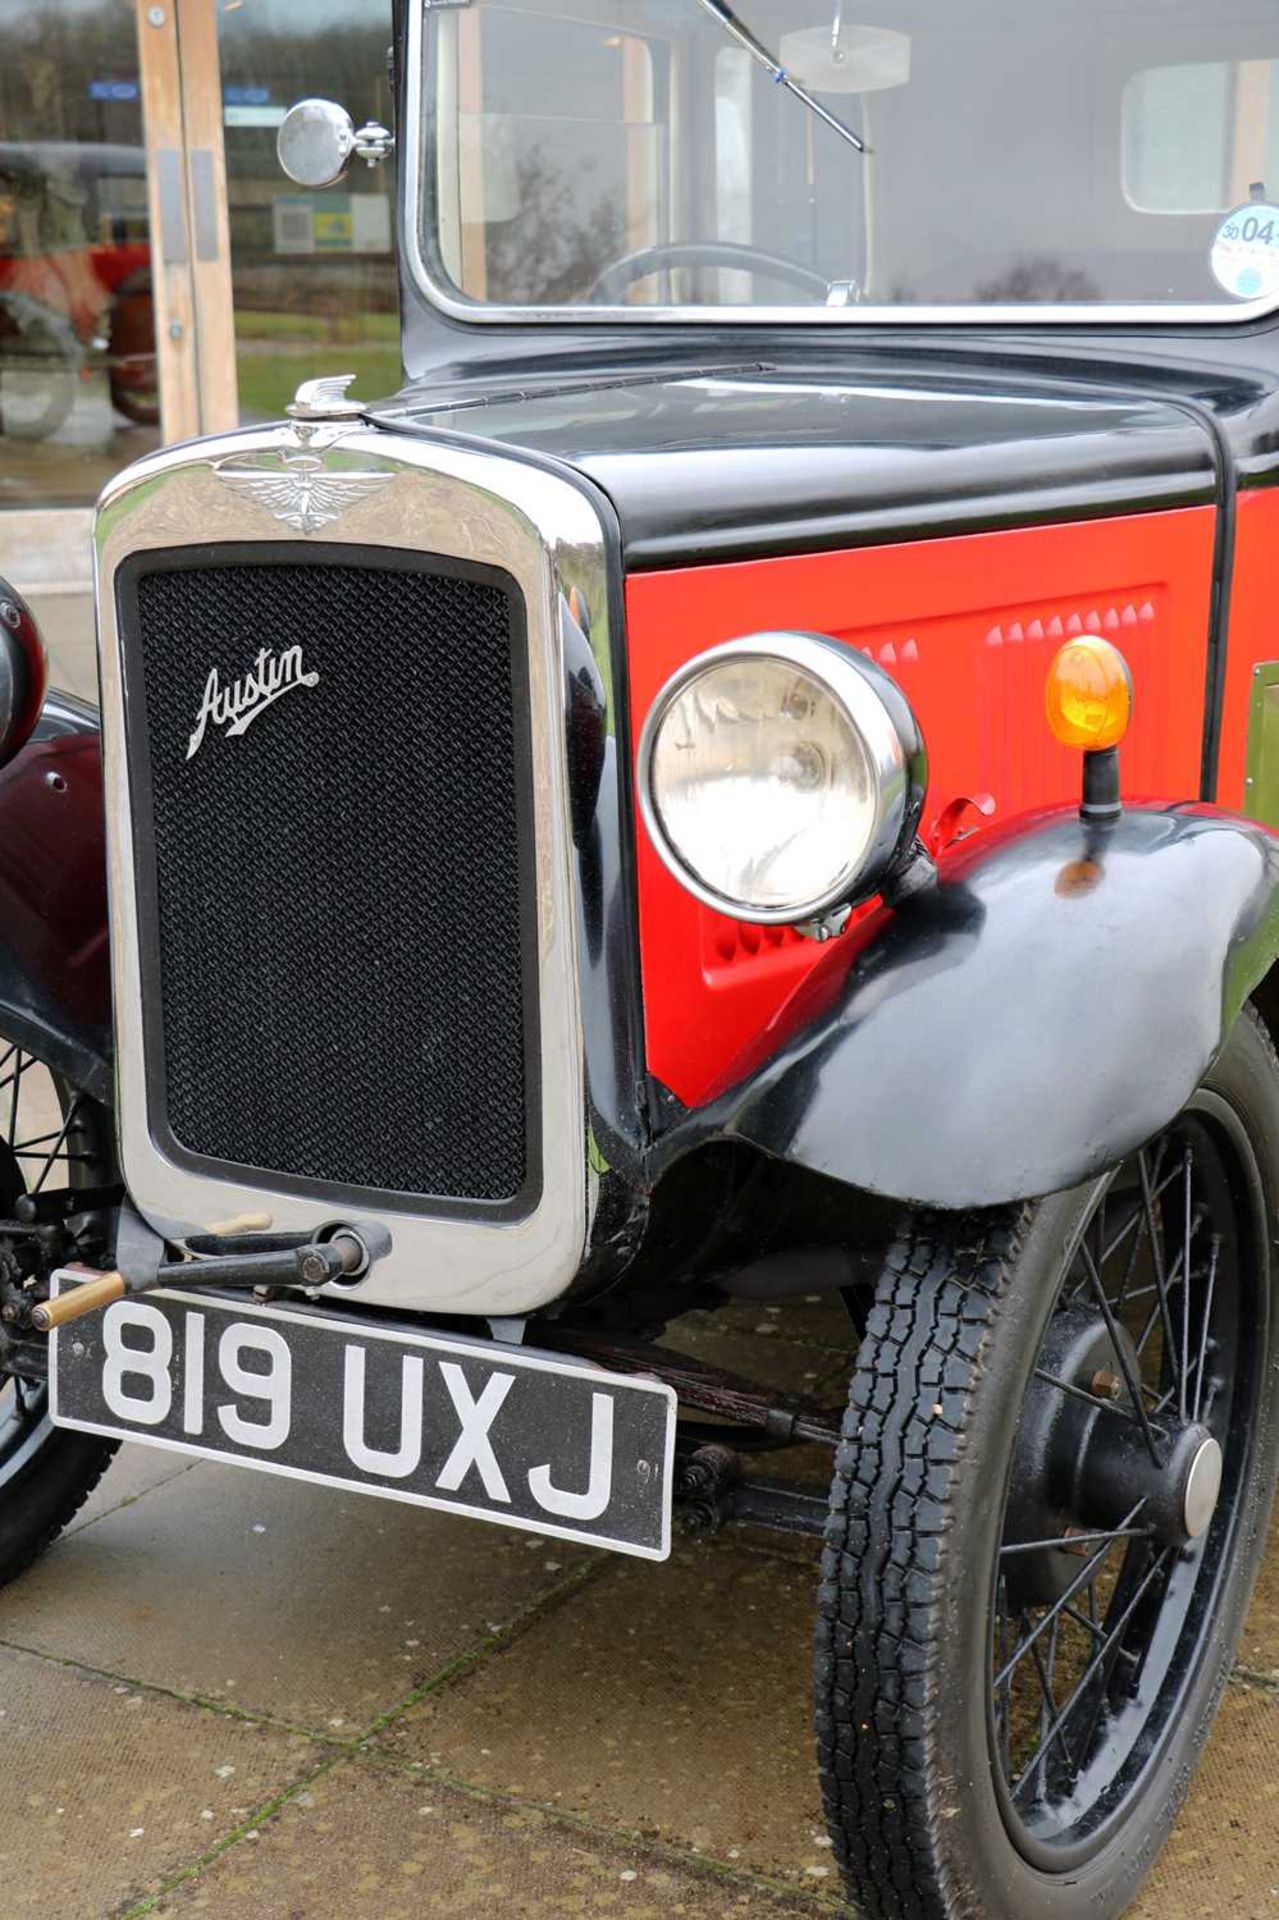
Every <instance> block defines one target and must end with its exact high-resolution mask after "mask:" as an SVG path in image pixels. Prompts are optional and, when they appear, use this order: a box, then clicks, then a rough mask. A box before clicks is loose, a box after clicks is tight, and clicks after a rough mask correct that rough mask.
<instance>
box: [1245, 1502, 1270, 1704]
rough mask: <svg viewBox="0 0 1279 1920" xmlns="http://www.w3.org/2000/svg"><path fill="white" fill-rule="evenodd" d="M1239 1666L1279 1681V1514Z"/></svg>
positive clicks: (1246, 1627) (1254, 1599) (1264, 1563)
mask: <svg viewBox="0 0 1279 1920" xmlns="http://www.w3.org/2000/svg"><path fill="white" fill-rule="evenodd" d="M1239 1663H1240V1665H1241V1666H1244V1667H1247V1668H1249V1669H1250V1670H1251V1671H1252V1672H1253V1673H1260V1674H1264V1675H1265V1676H1266V1677H1267V1678H1269V1679H1272V1680H1276V1681H1279V1512H1277V1513H1276V1515H1275V1518H1274V1520H1273V1521H1272V1523H1271V1527H1270V1542H1269V1545H1268V1547H1267V1549H1266V1557H1265V1560H1264V1562H1263V1564H1262V1568H1261V1573H1260V1576H1259V1578H1258V1580H1257V1591H1256V1593H1255V1594H1254V1595H1253V1598H1252V1608H1251V1610H1250V1612H1249V1614H1248V1622H1247V1625H1246V1626H1245V1628H1244V1630H1243V1638H1242V1639H1241V1640H1240V1642H1239Z"/></svg>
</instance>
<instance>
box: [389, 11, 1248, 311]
mask: <svg viewBox="0 0 1279 1920" xmlns="http://www.w3.org/2000/svg"><path fill="white" fill-rule="evenodd" d="M430 11H431V9H430V6H429V4H423V0H410V4H409V6H408V8H407V16H408V18H407V27H406V35H407V37H406V51H405V61H406V72H405V76H404V119H405V124H406V131H407V134H408V138H407V139H405V140H404V141H403V142H401V145H400V158H401V166H400V178H401V190H400V206H401V235H402V251H403V258H404V260H405V261H406V262H407V265H408V269H409V275H410V278H411V279H412V281H413V284H414V286H415V287H416V288H417V290H418V292H419V293H420V294H421V295H422V297H423V299H424V300H426V301H427V302H428V304H429V305H431V306H433V307H435V308H436V309H437V310H438V311H439V312H441V313H446V314H447V315H448V317H449V318H450V320H460V321H463V322H465V323H466V324H468V325H471V326H503V327H509V326H511V325H513V324H514V325H520V326H529V327H561V328H562V327H566V326H573V327H581V326H617V325H619V324H621V325H624V326H636V325H640V326H644V327H655V326H681V327H683V326H703V327H705V326H715V327H725V326H733V327H830V328H833V329H835V330H837V331H840V332H846V331H847V330H848V328H849V327H893V328H897V329H903V328H909V327H927V328H932V327H962V326H969V327H974V326H975V327H987V326H998V327H1015V328H1017V329H1018V330H1019V331H1020V330H1022V329H1025V330H1026V331H1029V332H1034V331H1037V330H1038V329H1039V328H1041V327H1059V326H1078V327H1131V326H1139V327H1162V326H1187V325H1192V326H1239V325H1242V324H1244V323H1245V322H1247V321H1249V320H1262V319H1265V318H1266V317H1267V316H1268V315H1270V314H1273V313H1275V312H1277V311H1279V300H1267V299H1261V300H1248V301H1240V302H1239V303H1238V304H1237V305H1233V306H1229V307H1219V306H1194V305H1169V306H1166V307H1164V306H1070V305H1063V306H1043V307H1025V306H1003V307H983V306H977V305H975V304H974V305H972V306H935V307H870V306H841V307H829V306H821V307H728V306H724V307H705V306H702V307H657V306H654V307H647V306H645V307H638V306H637V307H498V306H486V305H482V304H481V303H480V302H478V301H472V300H466V299H464V298H463V297H462V296H461V295H460V294H459V293H457V292H455V291H453V290H452V289H450V288H449V287H447V286H444V285H442V284H441V283H440V282H438V281H437V280H435V279H434V278H433V277H432V274H431V270H430V267H429V265H428V263H427V260H426V256H425V254H424V252H423V247H422V233H423V227H422V218H423V210H424V209H423V193H422V175H423V169H424V168H425V166H426V164H427V161H428V159H429V157H430V156H429V154H428V151H427V132H428V128H427V123H426V118H425V112H424V101H423V84H422V83H423V36H422V28H423V23H424V21H425V20H426V18H427V15H428V13H429V12H430Z"/></svg>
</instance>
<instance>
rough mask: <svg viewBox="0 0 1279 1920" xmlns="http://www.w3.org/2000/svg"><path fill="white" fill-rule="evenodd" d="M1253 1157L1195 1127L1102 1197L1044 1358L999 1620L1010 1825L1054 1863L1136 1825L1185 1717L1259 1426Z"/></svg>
mask: <svg viewBox="0 0 1279 1920" xmlns="http://www.w3.org/2000/svg"><path fill="white" fill-rule="evenodd" d="M1258 1203H1259V1196H1258V1193H1257V1190H1256V1187H1255V1182H1253V1181H1252V1180H1251V1179H1250V1171H1249V1153H1248V1149H1247V1143H1246V1141H1244V1140H1241V1139H1240V1138H1239V1136H1238V1133H1237V1130H1236V1123H1232V1120H1231V1117H1230V1116H1229V1114H1228V1113H1225V1112H1222V1111H1218V1110H1216V1109H1214V1108H1211V1107H1209V1108H1207V1109H1206V1110H1199V1111H1194V1112H1191V1113H1188V1114H1186V1115H1185V1116H1183V1118H1182V1119H1181V1120H1180V1121H1179V1122H1178V1124H1177V1125H1176V1126H1175V1127H1173V1128H1171V1129H1169V1131H1168V1132H1167V1133H1165V1134H1163V1135H1161V1136H1160V1138H1159V1139H1158V1140H1156V1141H1155V1142H1153V1143H1152V1144H1151V1145H1150V1146H1149V1147H1146V1148H1144V1149H1142V1151H1140V1152H1139V1153H1137V1154H1136V1155H1134V1156H1133V1158H1132V1159H1131V1160H1130V1161H1129V1162H1127V1163H1126V1165H1125V1166H1123V1167H1121V1168H1120V1170H1119V1172H1118V1173H1117V1175H1116V1176H1115V1177H1114V1179H1113V1180H1111V1181H1109V1182H1106V1183H1103V1184H1101V1185H1100V1186H1099V1187H1098V1189H1097V1190H1096V1192H1095V1194H1094V1196H1093V1200H1092V1205H1091V1211H1090V1213H1089V1214H1088V1216H1087V1217H1086V1219H1085V1221H1084V1224H1083V1227H1082V1231H1081V1232H1080V1234H1079V1236H1078V1240H1077V1244H1076V1245H1075V1247H1074V1248H1073V1251H1072V1254H1071V1257H1070V1259H1069V1262H1068V1265H1067V1268H1066V1273H1065V1277H1064V1279H1063V1280H1062V1283H1061V1287H1060V1290H1059V1294H1058V1298H1057V1300H1056V1303H1055V1305H1054V1309H1053V1312H1052V1314H1051V1315H1050V1317H1049V1320H1048V1324H1047V1327H1046V1329H1045V1331H1044V1335H1043V1338H1042V1341H1041V1343H1040V1348H1039V1352H1038V1353H1037V1355H1036V1357H1035V1363H1034V1367H1033V1371H1032V1379H1031V1383H1030V1386H1029V1388H1028V1390H1027V1393H1026V1397H1025V1403H1024V1406H1023V1410H1022V1416H1021V1421H1020V1426H1019V1431H1018V1437H1017V1444H1016V1450H1015V1454H1014V1463H1013V1470H1012V1475H1011V1478H1010V1485H1009V1493H1008V1499H1007V1503H1006V1507H1005V1516H1004V1526H1003V1535H1002V1539H1001V1541H1000V1546H999V1551H998V1557H997V1562H996V1570H995V1579H994V1593H993V1601H992V1608H991V1638H990V1680H989V1694H990V1697H989V1712H990V1728H991V1743H992V1748H993V1751H994V1755H995V1759H996V1764H997V1768H998V1781H999V1789H1000V1799H1001V1804H1002V1808H1003V1812H1004V1817H1005V1819H1006V1820H1007V1822H1008V1825H1009V1830H1010V1832H1011V1834H1012V1835H1013V1838H1014V1840H1015V1841H1016V1843H1017V1845H1018V1846H1019V1847H1020V1848H1021V1850H1022V1851H1023V1852H1025V1854H1026V1856H1027V1858H1029V1859H1030V1860H1032V1861H1033V1862H1034V1863H1035V1864H1036V1865H1039V1866H1041V1867H1052V1866H1054V1865H1057V1866H1060V1865H1062V1864H1064V1863H1065V1862H1066V1861H1068V1860H1074V1859H1077V1858H1078V1857H1079V1855H1080V1853H1081V1851H1082V1850H1086V1849H1087V1848H1089V1847H1090V1846H1093V1847H1095V1846H1096V1845H1097V1844H1099V1842H1100V1840H1101V1838H1102V1837H1103V1836H1104V1833H1105V1829H1106V1827H1107V1825H1108V1824H1113V1823H1114V1822H1115V1821H1116V1819H1121V1818H1122V1817H1123V1811H1124V1805H1125V1799H1126V1795H1127V1792H1128V1791H1129V1790H1130V1789H1131V1788H1132V1787H1134V1786H1135V1785H1136V1784H1138V1782H1139V1780H1140V1778H1141V1775H1142V1773H1143V1771H1144V1768H1145V1765H1146V1763H1147V1760H1148V1757H1149V1753H1150V1751H1151V1749H1152V1747H1157V1745H1158V1743H1159V1741H1160V1739H1161V1737H1162V1735H1163V1733H1164V1732H1165V1731H1166V1730H1167V1727H1168V1724H1169V1722H1170V1717H1171V1716H1173V1715H1175V1714H1176V1712H1177V1710H1178V1702H1179V1700H1180V1696H1181V1691H1182V1686H1183V1683H1184V1681H1185V1679H1186V1678H1187V1676H1188V1674H1189V1671H1190V1668H1191V1666H1192V1664H1193V1661H1194V1659H1195V1656H1196V1653H1197V1650H1198V1642H1199V1631H1198V1629H1199V1627H1200V1626H1201V1624H1202V1621H1203V1619H1204V1617H1205V1614H1206V1611H1207V1608H1208V1606H1209V1604H1210V1601H1211V1592H1212V1586H1213V1582H1214V1579H1215V1577H1216V1574H1217V1573H1218V1572H1219V1571H1220V1568H1221V1565H1222V1562H1223V1557H1224V1556H1225V1555H1226V1554H1227V1553H1228V1552H1229V1549H1230V1544H1231V1540H1232V1536H1233V1531H1234V1527H1235V1523H1236V1519H1237V1508H1238V1498H1239V1493H1240V1489H1241V1484H1242V1481H1241V1476H1242V1473H1243V1470H1244V1468H1245V1466H1246V1462H1247V1456H1248V1452H1249V1448H1250V1437H1251V1435H1252V1432H1253V1430H1254V1425H1255V1411H1256V1407H1255V1403H1256V1398H1257V1389H1258V1384H1259V1383H1258V1381H1257V1379H1256V1377H1255V1348H1254V1347H1252V1346H1250V1344H1249V1342H1248V1340H1247V1339H1246V1337H1245V1332H1244V1330H1245V1329H1246V1328H1248V1327H1249V1326H1251V1325H1254V1324H1255V1323H1256V1319H1257V1311H1258V1305H1259V1303H1258V1301H1257V1299H1256V1298H1255V1297H1254V1287H1253V1279H1252V1277H1251V1276H1252V1275H1253V1273H1254V1272H1255V1268H1256V1264H1257V1262H1256V1247H1255V1245H1254V1244H1253V1235H1255V1234H1256V1233H1258V1232H1263V1231H1264V1222H1263V1220H1262V1218H1261V1215H1260V1213H1259V1212H1258Z"/></svg>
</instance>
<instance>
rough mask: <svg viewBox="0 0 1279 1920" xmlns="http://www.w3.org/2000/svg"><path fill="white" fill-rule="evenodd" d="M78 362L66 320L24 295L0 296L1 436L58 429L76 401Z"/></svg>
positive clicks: (40, 435) (32, 435)
mask: <svg viewBox="0 0 1279 1920" xmlns="http://www.w3.org/2000/svg"><path fill="white" fill-rule="evenodd" d="M82 364H83V355H82V353H81V351H80V346H79V343H78V341H77V340H76V337H75V334H74V333H73V332H72V330H71V327H70V325H69V324H68V323H67V321H66V320H64V319H63V318H62V317H61V316H60V315H58V314H55V313H53V312H51V311H49V310H47V309H46V308H44V307H42V306H41V305H40V303H39V302H38V301H36V300H32V299H31V298H30V296H29V295H28V294H23V293H8V294H4V295H0V435H2V436H7V437H8V438H9V439H10V440H44V439H46V438H47V437H48V435H49V434H51V433H56V432H57V430H58V428H59V427H60V426H61V425H62V423H63V421H64V420H65V419H66V417H67V415H68V414H69V413H70V412H71V409H72V407H73V406H74V405H75V397H76V392H77V390H78V387H79V380H80V368H81V366H82Z"/></svg>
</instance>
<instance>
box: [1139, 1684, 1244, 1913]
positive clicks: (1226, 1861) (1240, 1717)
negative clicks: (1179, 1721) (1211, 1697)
mask: <svg viewBox="0 0 1279 1920" xmlns="http://www.w3.org/2000/svg"><path fill="white" fill-rule="evenodd" d="M1277 1915H1279V1693H1274V1692H1268V1691H1265V1690H1263V1689H1261V1688H1255V1689H1245V1688H1243V1687H1240V1686H1239V1685H1238V1684H1237V1683H1236V1684H1234V1685H1232V1686H1230V1687H1228V1688H1227V1690H1226V1697H1225V1699H1224V1701H1223V1702H1222V1707H1221V1712H1220V1714H1219V1716H1218V1719H1217V1724H1216V1727H1215V1729H1214V1731H1213V1736H1212V1740H1211V1742H1210V1743H1209V1746H1208V1751H1207V1753H1206V1754H1205V1756H1204V1762H1203V1765H1202V1767H1201V1768H1200V1770H1199V1774H1198V1777H1197V1778H1196V1780H1195V1784H1194V1786H1193V1787H1192V1788H1191V1790H1190V1797H1189V1799H1188V1800H1187V1802H1186V1806H1185V1809H1184V1811H1183V1813H1182V1816H1181V1819H1180V1820H1179V1821H1178V1823H1177V1827H1176V1829H1175V1831H1174V1833H1173V1834H1172V1837H1171V1838H1170V1840H1169V1841H1168V1844H1167V1846H1166V1847H1165V1848H1164V1851H1163V1853H1162V1854H1161V1855H1160V1858H1159V1862H1158V1865H1157V1866H1156V1868H1155V1871H1154V1874H1153V1876H1152V1878H1151V1879H1150V1880H1149V1882H1148V1883H1147V1885H1146V1889H1145V1891H1144V1893H1143V1894H1142V1896H1141V1898H1140V1899H1139V1900H1138V1901H1137V1903H1136V1905H1135V1906H1133V1907H1130V1908H1129V1910H1128V1915H1127V1920H1276V1916H1277Z"/></svg>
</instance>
